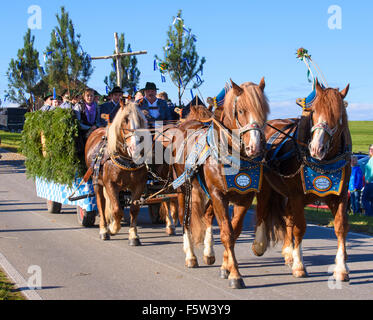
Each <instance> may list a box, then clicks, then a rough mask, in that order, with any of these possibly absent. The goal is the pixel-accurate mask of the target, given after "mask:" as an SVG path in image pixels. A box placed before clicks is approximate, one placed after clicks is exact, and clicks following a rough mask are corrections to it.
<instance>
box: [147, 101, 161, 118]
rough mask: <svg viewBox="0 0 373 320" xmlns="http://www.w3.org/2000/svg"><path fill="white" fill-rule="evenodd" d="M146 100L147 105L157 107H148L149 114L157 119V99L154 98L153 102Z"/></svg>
mask: <svg viewBox="0 0 373 320" xmlns="http://www.w3.org/2000/svg"><path fill="white" fill-rule="evenodd" d="M144 99H146V98H144ZM146 101H148V106H149V107H157V109H149V114H150V116H152V117H153V118H154V119H157V118H158V117H159V115H160V113H159V109H158V106H157V102H158V99H156V100H155V101H154V102H153V103H150V102H149V100H148V99H146Z"/></svg>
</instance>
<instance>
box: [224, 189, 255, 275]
mask: <svg viewBox="0 0 373 320" xmlns="http://www.w3.org/2000/svg"><path fill="white" fill-rule="evenodd" d="M253 198H254V193H250V194H249V195H247V201H246V203H245V205H235V206H234V209H233V218H232V229H233V237H234V238H233V241H234V243H233V247H234V245H235V244H236V241H237V239H238V237H239V236H240V234H241V232H242V227H243V221H244V218H245V214H246V212H247V210H248V209H249V208H250V206H251V203H252V201H253ZM229 257H230V256H229V252H228V251H227V250H225V251H224V254H223V264H222V269H221V271H220V277H221V278H224V279H226V278H229V276H228V275H229V272H227V270H228V269H227V267H226V266H228V265H229ZM223 266H224V267H223Z"/></svg>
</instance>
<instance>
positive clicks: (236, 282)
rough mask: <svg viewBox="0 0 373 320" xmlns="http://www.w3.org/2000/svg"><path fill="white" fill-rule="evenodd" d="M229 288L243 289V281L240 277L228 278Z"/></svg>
mask: <svg viewBox="0 0 373 320" xmlns="http://www.w3.org/2000/svg"><path fill="white" fill-rule="evenodd" d="M229 288H231V289H243V288H245V282H244V281H243V280H242V278H239V279H230V280H229Z"/></svg>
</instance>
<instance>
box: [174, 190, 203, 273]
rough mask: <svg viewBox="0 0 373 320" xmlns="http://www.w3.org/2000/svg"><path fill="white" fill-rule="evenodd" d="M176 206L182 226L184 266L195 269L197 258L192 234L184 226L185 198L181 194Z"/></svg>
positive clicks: (187, 227)
mask: <svg viewBox="0 0 373 320" xmlns="http://www.w3.org/2000/svg"><path fill="white" fill-rule="evenodd" d="M177 199H178V204H179V210H178V215H179V221H180V224H181V225H182V226H183V232H184V234H183V250H184V253H185V266H186V267H188V268H195V267H198V261H197V257H196V255H195V254H194V250H193V239H192V234H191V232H190V228H189V226H184V214H185V198H184V194H183V193H179V195H178V197H177Z"/></svg>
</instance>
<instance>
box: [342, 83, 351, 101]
mask: <svg viewBox="0 0 373 320" xmlns="http://www.w3.org/2000/svg"><path fill="white" fill-rule="evenodd" d="M348 90H350V84H348V85H347V87H346V88H344V89H343V90H342V91H341V92H340V94H341V96H342V99H344V98H345V97H346V96H347V93H348Z"/></svg>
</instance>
